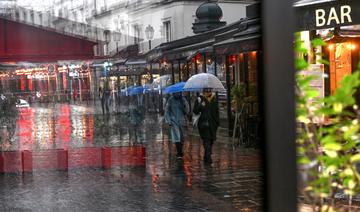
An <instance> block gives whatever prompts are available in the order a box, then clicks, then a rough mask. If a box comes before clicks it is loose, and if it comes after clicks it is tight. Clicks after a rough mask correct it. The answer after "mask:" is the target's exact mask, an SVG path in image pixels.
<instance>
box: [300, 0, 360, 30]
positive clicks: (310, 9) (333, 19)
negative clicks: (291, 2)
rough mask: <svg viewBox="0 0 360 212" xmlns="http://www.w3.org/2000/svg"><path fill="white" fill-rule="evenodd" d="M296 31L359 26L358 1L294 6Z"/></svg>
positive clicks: (347, 0)
mask: <svg viewBox="0 0 360 212" xmlns="http://www.w3.org/2000/svg"><path fill="white" fill-rule="evenodd" d="M295 11H296V19H297V24H296V28H297V29H296V31H306V30H315V29H325V28H333V27H338V26H348V25H355V24H360V1H359V0H341V1H328V2H323V3H318V4H316V1H315V4H309V5H296V6H295Z"/></svg>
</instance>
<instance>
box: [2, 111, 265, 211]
mask: <svg viewBox="0 0 360 212" xmlns="http://www.w3.org/2000/svg"><path fill="white" fill-rule="evenodd" d="M59 108H60V109H59ZM61 108H62V109H61ZM64 108H65V109H64ZM32 109H34V110H33V111H32V112H30V114H32V115H31V116H30V117H32V118H29V116H26V115H24V114H23V115H20V117H19V119H18V121H17V130H16V132H15V136H14V139H13V141H12V143H11V144H10V145H9V147H8V149H9V150H12V151H16V150H18V151H19V150H24V151H33V152H32V154H33V155H32V164H33V165H32V168H33V170H32V172H31V173H29V172H24V173H4V174H1V175H0V180H1V184H2V189H1V191H0V199H1V207H0V210H2V211H261V205H262V191H261V189H262V176H263V175H262V173H261V172H262V170H261V161H260V153H259V152H258V151H257V150H254V149H244V148H240V147H236V148H233V146H232V145H231V142H230V141H228V140H227V138H223V137H220V138H219V139H218V141H217V142H216V143H215V144H214V152H213V164H211V165H204V163H203V160H202V159H203V158H202V157H203V148H202V145H201V143H200V139H199V137H197V136H196V132H193V130H192V128H191V127H189V128H188V133H187V136H186V141H185V145H184V154H185V155H184V157H183V159H177V158H176V153H175V146H174V145H173V144H172V143H171V142H170V141H169V139H168V133H167V129H166V128H165V129H164V128H163V127H162V125H161V122H162V121H161V117H159V116H157V115H149V116H147V117H146V118H145V120H144V122H143V125H142V127H141V129H140V131H139V132H138V134H139V137H138V140H134V139H133V138H131V136H130V135H129V131H130V130H131V129H129V125H128V124H127V122H126V116H125V117H122V116H121V117H120V115H112V116H111V117H110V118H108V119H107V120H106V119H104V117H102V115H99V114H97V111H96V110H94V109H93V108H91V107H90V106H80V105H70V106H69V105H60V106H56V107H54V109H53V110H44V109H41V107H37V108H32ZM59 111H60V112H59ZM64 111H65V112H64ZM74 111H76V112H74ZM26 114H28V113H26ZM69 114H70V115H69ZM66 117H68V118H69V122H67V121H66ZM21 120H22V121H24V122H26V123H29V122H31V121H34V122H35V123H33V124H32V125H31V126H32V127H33V128H30V129H28V128H29V125H27V127H23V128H21V126H19V125H20V124H22V123H21ZM36 120H41V122H42V123H43V125H42V127H41V128H40V127H38V126H39V124H37V123H36ZM44 120H45V121H44ZM49 120H52V121H49ZM84 120H85V121H84ZM88 120H91V121H88ZM58 123H62V124H61V125H59V124H58ZM64 123H65V124H64ZM66 123H68V124H66ZM89 123H90V124H89ZM46 124H48V126H44V125H46ZM41 129H42V130H43V131H41ZM49 129H50V130H49ZM51 129H53V130H51ZM66 129H69V131H67V130H66ZM29 130H30V131H31V133H30V134H27V132H28V131H29ZM34 132H38V134H36V133H34ZM45 132H46V133H47V134H44V133H45ZM39 134H40V135H42V137H41V136H39ZM36 135H38V136H36ZM44 137H45V138H44ZM64 139H65V140H64ZM131 146H136V147H143V148H144V149H145V155H146V156H145V160H144V162H143V163H141V162H140V163H139V160H138V159H139V158H134V157H133V158H131V157H127V156H126V152H125V153H124V156H120V155H118V156H117V157H125V158H126V160H128V161H127V163H120V164H118V165H116V166H115V165H113V166H111V168H105V169H104V168H102V167H95V166H93V167H76V168H74V167H73V168H70V164H73V161H71V160H72V159H71V157H70V156H69V158H68V159H67V160H69V161H67V163H68V164H69V169H68V170H65V171H60V170H44V169H42V170H37V169H36V166H35V164H36V162H37V160H40V159H39V158H40V157H39V156H38V155H36V154H38V152H41V151H43V150H49V149H50V150H51V149H60V148H61V149H65V150H68V151H69V152H68V154H70V153H71V152H73V151H75V150H78V149H84V148H90V147H94V148H95V147H124V148H125V147H131ZM122 151H123V152H124V151H128V150H126V149H125V150H122ZM5 152H6V151H5ZM35 153H36V154H35ZM2 154H4V151H3V152H2ZM89 154H90V153H89ZM91 154H94V153H91ZM113 154H114V153H113ZM129 154H130V152H129V153H128V155H129ZM89 157H90V156H89ZM137 157H142V156H137ZM113 158H114V156H113ZM43 160H44V159H43ZM134 161H137V162H134Z"/></svg>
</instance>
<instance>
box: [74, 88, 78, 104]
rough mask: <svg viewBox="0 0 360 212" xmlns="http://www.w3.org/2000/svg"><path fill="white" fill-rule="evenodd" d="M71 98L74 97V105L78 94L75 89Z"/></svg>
mask: <svg viewBox="0 0 360 212" xmlns="http://www.w3.org/2000/svg"><path fill="white" fill-rule="evenodd" d="M73 97H74V103H76V100H77V97H78V92H77V89H76V88H75V89H74V91H73Z"/></svg>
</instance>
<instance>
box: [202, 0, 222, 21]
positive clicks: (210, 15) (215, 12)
mask: <svg viewBox="0 0 360 212" xmlns="http://www.w3.org/2000/svg"><path fill="white" fill-rule="evenodd" d="M222 15H223V13H222V10H221V8H220V7H219V5H218V4H217V3H215V2H210V1H208V2H205V3H203V4H201V5H200V6H199V7H198V8H197V10H196V17H197V18H198V19H199V20H201V19H211V20H218V21H219V20H220V19H221V18H222Z"/></svg>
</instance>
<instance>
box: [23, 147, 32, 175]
mask: <svg viewBox="0 0 360 212" xmlns="http://www.w3.org/2000/svg"><path fill="white" fill-rule="evenodd" d="M21 155H22V157H21V161H22V171H23V172H32V171H33V157H32V153H31V152H30V151H28V150H24V151H22V154H21Z"/></svg>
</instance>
